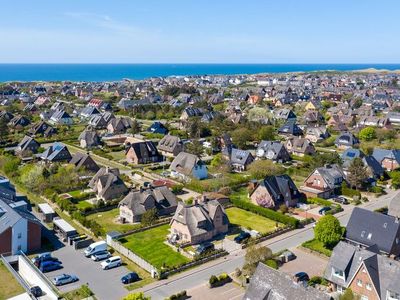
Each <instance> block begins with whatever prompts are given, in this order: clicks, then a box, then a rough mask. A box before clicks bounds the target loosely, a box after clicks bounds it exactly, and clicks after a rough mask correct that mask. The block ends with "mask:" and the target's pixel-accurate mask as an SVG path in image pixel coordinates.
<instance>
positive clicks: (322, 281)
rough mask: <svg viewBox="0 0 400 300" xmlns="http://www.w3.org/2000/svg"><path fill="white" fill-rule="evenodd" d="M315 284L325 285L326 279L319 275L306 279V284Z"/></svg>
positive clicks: (326, 283)
mask: <svg viewBox="0 0 400 300" xmlns="http://www.w3.org/2000/svg"><path fill="white" fill-rule="evenodd" d="M316 284H320V285H324V286H327V285H328V281H327V280H326V279H325V278H323V277H320V276H313V277H311V278H310V280H309V281H308V285H309V286H315V285H316Z"/></svg>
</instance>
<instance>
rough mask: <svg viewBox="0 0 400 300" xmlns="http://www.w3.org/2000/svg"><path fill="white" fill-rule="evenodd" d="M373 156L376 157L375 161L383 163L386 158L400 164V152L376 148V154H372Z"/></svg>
mask: <svg viewBox="0 0 400 300" xmlns="http://www.w3.org/2000/svg"><path fill="white" fill-rule="evenodd" d="M372 156H373V157H375V159H376V160H377V161H378V162H379V163H382V160H384V159H385V158H390V159H394V160H396V161H397V162H398V163H399V164H400V150H397V149H396V150H387V149H379V148H375V149H374V152H373V153H372Z"/></svg>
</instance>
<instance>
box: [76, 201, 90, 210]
mask: <svg viewBox="0 0 400 300" xmlns="http://www.w3.org/2000/svg"><path fill="white" fill-rule="evenodd" d="M75 206H76V207H77V208H79V209H85V208H86V207H90V208H92V207H93V204H91V203H89V202H87V201H86V200H82V201H79V202H78V203H77V204H75Z"/></svg>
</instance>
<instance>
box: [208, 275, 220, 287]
mask: <svg viewBox="0 0 400 300" xmlns="http://www.w3.org/2000/svg"><path fill="white" fill-rule="evenodd" d="M217 282H218V278H217V276H215V275H211V277H210V279H209V280H208V283H209V284H210V285H214V284H216V283H217Z"/></svg>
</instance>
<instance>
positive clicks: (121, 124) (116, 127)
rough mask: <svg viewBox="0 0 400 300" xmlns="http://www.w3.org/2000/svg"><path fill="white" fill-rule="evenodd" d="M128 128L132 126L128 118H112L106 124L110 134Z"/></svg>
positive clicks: (124, 131)
mask: <svg viewBox="0 0 400 300" xmlns="http://www.w3.org/2000/svg"><path fill="white" fill-rule="evenodd" d="M129 128H132V120H131V119H130V118H114V119H111V120H110V122H109V123H108V125H107V130H108V132H109V133H112V134H121V133H126V131H127V130H128V129H129Z"/></svg>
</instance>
